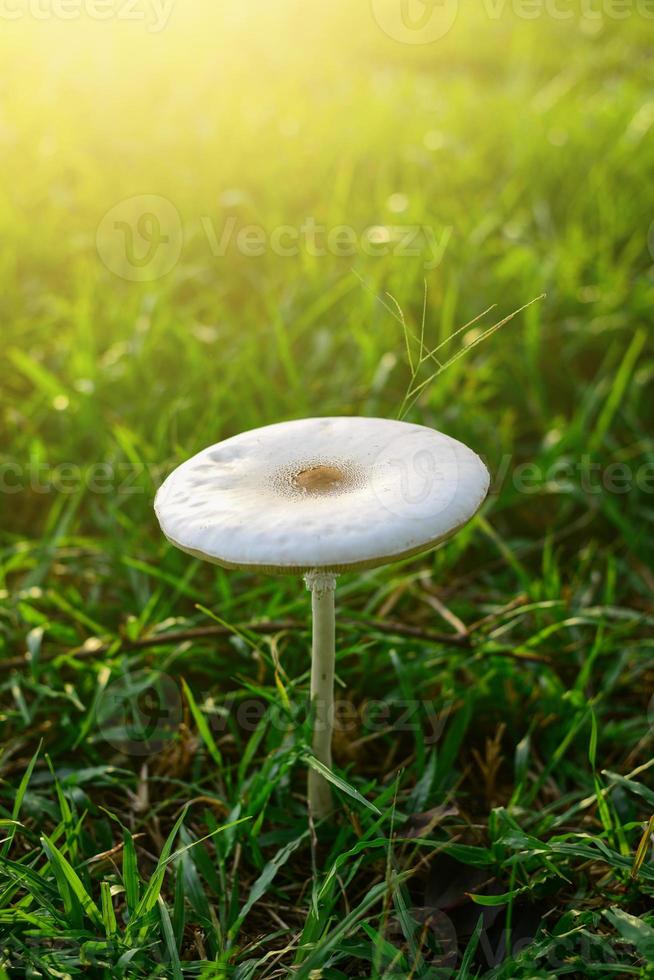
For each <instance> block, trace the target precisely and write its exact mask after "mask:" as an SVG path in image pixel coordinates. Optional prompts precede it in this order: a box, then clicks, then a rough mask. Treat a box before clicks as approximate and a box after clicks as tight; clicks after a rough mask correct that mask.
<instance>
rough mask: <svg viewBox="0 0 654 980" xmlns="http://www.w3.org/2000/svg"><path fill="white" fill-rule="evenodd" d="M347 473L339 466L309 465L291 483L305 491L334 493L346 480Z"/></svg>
mask: <svg viewBox="0 0 654 980" xmlns="http://www.w3.org/2000/svg"><path fill="white" fill-rule="evenodd" d="M346 479H347V477H346V474H345V473H344V472H343V470H341V469H339V467H338V466H326V465H324V464H321V465H320V466H308V467H307V468H306V469H304V470H300V471H299V473H296V474H295V475H294V476H293V477H292V478H291V483H292V484H293V486H294V487H297V489H298V490H304V492H305V493H315V494H319V493H333V492H334V491H335V490H338V489H339V488H340V487H341V486H342V485H343V484H344V483H345V482H346Z"/></svg>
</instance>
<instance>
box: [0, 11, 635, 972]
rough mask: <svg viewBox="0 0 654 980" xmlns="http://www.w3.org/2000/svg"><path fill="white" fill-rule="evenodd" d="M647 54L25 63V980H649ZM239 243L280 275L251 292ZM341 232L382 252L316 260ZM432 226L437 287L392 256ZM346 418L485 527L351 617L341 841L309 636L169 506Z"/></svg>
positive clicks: (594, 49)
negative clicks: (125, 249) (138, 230)
mask: <svg viewBox="0 0 654 980" xmlns="http://www.w3.org/2000/svg"><path fill="white" fill-rule="evenodd" d="M642 27H643V23H642V21H641V20H640V18H639V17H637V16H635V15H633V16H631V17H629V18H627V19H625V20H620V21H617V20H608V19H606V18H605V19H604V20H603V21H601V23H600V24H599V27H598V26H597V24H595V25H594V26H593V25H592V24H589V22H588V21H583V22H582V21H578V20H573V21H572V22H568V21H557V20H554V19H552V18H550V17H545V16H543V17H541V18H540V19H539V20H537V21H528V20H521V19H520V18H518V17H516V16H514V15H513V14H511V12H510V11H508V10H507V11H506V12H505V14H504V15H503V16H502V17H499V18H497V19H493V18H489V17H487V16H485V15H484V13H483V12H479V11H478V12H476V13H475V12H473V11H467V12H462V13H461V14H460V16H459V20H458V21H457V24H456V25H455V27H454V28H453V30H452V31H451V32H450V34H448V35H447V37H445V38H443V39H442V40H440V41H439V42H438V43H436V44H435V45H426V46H424V47H421V46H416V47H413V46H410V45H402V44H398V43H395V42H393V41H392V40H391V39H389V38H387V37H386V36H385V35H384V34H383V33H382V32H381V31H380V30H379V28H378V27H377V25H376V24H375V23H374V20H373V18H372V17H371V15H370V11H369V10H368V8H367V5H362V7H361V10H359V11H357V12H350V11H348V10H347V8H346V7H345V5H341V4H335V5H330V9H329V10H328V11H322V10H321V11H320V13H319V14H315V16H314V17H313V19H312V20H308V19H307V15H306V12H305V8H304V7H303V6H302V5H299V4H295V3H292V2H290V0H289V2H288V3H286V4H285V5H283V7H276V8H273V6H271V5H265V4H259V3H254V4H253V5H252V8H251V9H250V10H249V11H248V13H244V14H243V15H242V16H241V17H237V16H233V17H227V16H226V15H225V11H224V10H222V9H221V11H219V12H216V11H214V12H213V13H212V12H211V11H210V10H209V8H208V7H207V6H205V5H204V4H202V3H198V6H197V8H194V9H193V10H192V11H183V10H182V9H181V8H180V9H179V10H177V9H176V10H174V11H173V14H172V15H171V22H170V25H169V26H168V27H167V28H166V29H165V30H164V31H162V32H161V33H160V34H149V33H148V32H147V31H146V30H145V29H144V26H143V25H142V24H140V23H137V22H134V23H127V22H125V23H112V22H111V23H110V22H91V23H86V22H83V23H82V22H79V23H78V22H74V21H61V22H56V23H53V22H40V21H36V20H34V19H33V18H32V19H29V18H27V19H23V20H22V21H16V22H9V23H7V24H6V25H5V26H4V27H3V35H2V39H1V40H0V46H1V47H2V54H3V59H4V63H5V64H6V65H7V70H6V77H7V78H10V77H14V78H17V79H21V80H22V84H20V85H18V84H17V85H16V86H13V85H12V87H11V90H9V89H8V88H7V89H6V91H5V92H4V98H3V117H2V119H1V120H0V140H1V141H2V152H3V172H4V176H5V179H4V181H3V183H2V186H1V187H0V286H1V288H0V315H1V317H2V325H3V326H2V330H3V374H2V381H3V384H2V394H1V396H0V419H2V426H3V430H4V431H5V432H6V438H5V439H4V440H3V445H2V455H1V458H0V462H1V475H2V480H3V491H4V492H3V493H2V495H1V497H0V503H1V506H2V508H3V522H2V526H3V531H2V545H1V547H2V550H1V552H0V574H1V576H2V580H1V581H0V589H2V592H1V601H2V608H1V610H0V616H1V618H0V662H1V663H2V664H3V667H5V669H4V670H3V672H2V681H1V684H0V691H1V693H0V698H1V700H0V718H1V720H2V744H1V754H0V776H1V778H2V782H1V783H0V839H2V843H1V844H0V977H1V976H7V977H12V978H13V977H37V976H44V977H51V976H53V977H55V976H61V977H68V976H71V977H74V976H78V975H82V974H85V975H87V976H94V977H95V976H97V977H121V976H124V977H164V976H165V977H174V978H179V977H195V976H197V977H217V978H220V977H224V978H230V980H232V978H233V980H249V978H252V980H268V978H271V980H272V978H275V977H286V976H288V977H294V978H296V980H310V978H311V980H315V978H317V977H324V978H325V980H340V978H345V977H361V978H363V977H365V978H369V977H373V978H378V980H381V978H387V980H390V978H398V980H399V978H403V980H404V978H412V980H421V978H422V980H425V978H429V980H432V978H445V977H455V976H456V977H461V978H470V980H471V978H494V980H499V978H506V980H509V978H511V980H513V978H529V980H535V978H540V977H542V978H545V977H551V976H552V975H561V976H563V975H566V976H573V977H595V978H607V977H613V976H615V977H629V976H637V977H646V976H649V975H651V966H650V964H651V962H652V961H653V960H654V916H653V915H652V911H651V909H652V896H653V895H654V864H652V854H651V841H650V839H651V832H652V829H653V826H652V817H653V815H654V784H653V782H652V761H653V760H652V741H653V736H652V709H651V705H650V698H651V691H652V682H653V680H654V667H653V664H654V660H653V655H654V641H653V639H652V637H653V636H654V630H653V629H652V627H653V625H654V605H653V602H652V596H653V593H654V572H653V571H652V562H651V556H652V554H653V553H654V520H653V519H654V509H653V507H652V490H653V489H654V444H653V442H652V434H651V433H652V385H653V382H654V358H653V356H652V350H653V349H652V343H651V324H652V312H651V311H652V308H653V300H654V275H653V266H652V261H653V260H652V255H651V254H650V252H649V251H648V232H649V223H650V220H651V217H654V201H653V200H652V189H651V188H652V183H651V173H652V167H653V165H654V142H653V141H652V138H651V127H652V124H653V123H654V114H653V112H652V101H651V98H652V95H651V93H652V82H653V78H652V67H651V60H648V50H647V48H646V35H645V32H644V31H643V30H642ZM12 73H13V76H12ZM81 80H83V82H82V81H81ZM26 161H28V162H29V166H27V165H26ZM141 194H149V195H150V194H156V195H162V196H163V197H165V198H167V199H168V200H169V201H170V202H172V204H173V205H174V207H175V208H176V210H177V211H178V213H179V215H180V218H181V221H182V225H183V230H184V243H183V248H182V250H181V256H180V259H179V261H178V262H177V263H176V264H175V265H174V268H172V269H171V271H170V272H168V273H167V274H166V275H163V276H162V277H161V278H159V279H155V280H151V281H143V282H138V281H137V282H133V281H128V280H126V279H123V278H121V277H120V276H117V275H115V274H114V273H113V272H112V271H111V269H108V268H107V267H106V265H105V264H104V263H103V262H102V261H101V260H100V257H99V255H98V251H97V249H96V229H97V228H98V225H99V223H100V222H101V219H102V218H103V215H105V214H106V213H107V212H108V211H110V209H112V208H114V207H115V206H116V205H118V204H119V203H120V202H121V201H122V200H124V199H125V198H130V197H132V196H134V195H141ZM230 217H232V218H234V219H235V221H236V226H237V227H238V228H240V227H242V226H243V225H256V226H260V228H261V229H263V233H264V234H265V236H266V242H265V244H264V248H263V253H262V254H260V255H250V254H244V253H245V252H247V248H245V249H244V248H243V247H241V248H240V250H239V247H237V246H236V245H234V242H233V241H232V242H231V243H230V245H229V247H227V248H226V249H224V254H222V255H220V254H218V252H219V251H220V248H219V246H217V244H216V242H217V241H218V243H219V242H220V236H221V234H222V232H223V231H224V229H225V227H226V224H225V223H226V222H227V220H228V218H230ZM311 217H313V218H314V219H315V222H316V223H318V224H319V225H324V226H325V228H326V229H333V228H334V227H336V226H339V225H347V226H348V227H350V228H351V229H353V233H354V234H355V236H356V241H357V247H356V249H355V251H354V254H349V255H339V254H335V252H336V251H337V250H336V249H334V248H332V249H331V251H328V254H325V255H322V254H312V252H313V253H315V252H316V251H320V249H319V248H316V247H315V244H316V242H315V241H314V242H312V240H311V234H312V233H311V231H310V230H308V231H307V230H306V229H305V231H303V232H300V231H299V230H298V229H300V228H301V226H303V225H306V222H307V219H308V218H311ZM280 225H290V226H292V227H293V228H295V229H296V230H298V241H299V248H298V252H297V254H295V255H292V256H285V255H282V254H279V250H275V249H274V248H273V247H272V245H271V243H270V237H269V236H270V235H272V233H273V232H274V230H275V229H278V228H279V226H280ZM370 226H374V227H375V229H376V230H375V232H374V233H373V235H372V238H373V240H374V241H377V243H378V246H379V247H378V249H377V252H376V253H375V254H367V253H370V252H374V248H368V247H366V248H364V247H363V243H364V239H363V237H362V236H363V232H364V229H366V228H368V227H370ZM407 227H409V228H415V227H419V228H422V229H423V231H422V232H421V237H420V238H419V241H420V248H421V251H420V254H414V255H403V254H401V251H402V250H401V249H398V248H397V247H395V248H382V247H381V246H384V244H385V243H386V245H390V244H392V243H393V242H394V241H395V245H396V246H397V241H396V240H395V239H396V237H397V235H400V236H402V235H405V234H406V233H407ZM380 229H381V230H380ZM397 229H399V231H398V230H397ZM424 229H428V230H429V231H430V232H431V233H433V236H434V240H436V241H438V242H441V243H443V242H446V246H445V247H444V251H443V254H442V261H441V262H440V263H439V264H436V265H433V262H432V259H433V256H434V252H433V251H431V250H430V248H429V241H431V239H428V238H427V237H425V233H424ZM448 230H449V232H448ZM208 232H209V234H208ZM212 232H213V233H215V234H213V237H212ZM324 234H326V232H325V233H324ZM448 235H449V237H448ZM394 236H395V238H394ZM318 238H319V236H318ZM323 238H324V235H323ZM317 240H318V239H317ZM321 243H322V244H324V241H323V239H320V240H319V241H318V244H321ZM146 245H147V242H146ZM382 252H385V253H386V254H382ZM109 261H111V260H109ZM425 281H426V285H427V288H426V293H425ZM541 293H545V294H546V298H545V299H544V300H542V301H540V302H537V303H534V304H533V305H531V306H529V307H528V308H527V309H525V310H524V311H523V312H521V313H520V314H519V315H518V316H517V317H516V318H514V319H513V320H512V321H511V322H509V323H507V324H505V325H504V326H503V327H502V328H501V329H499V330H498V331H496V332H494V333H493V334H492V336H488V337H487V338H485V339H484V340H483V342H481V343H477V341H478V340H479V339H480V337H481V336H482V331H483V330H484V329H486V328H487V327H490V326H491V325H492V324H493V323H496V322H498V321H500V320H502V319H503V318H504V317H506V316H508V315H509V314H510V313H511V312H512V311H514V310H516V309H517V308H519V307H521V306H523V305H524V304H527V303H529V302H530V301H531V300H533V299H534V298H535V297H536V296H538V295H539V294H541ZM391 297H392V298H391ZM423 304H424V308H423ZM490 307H495V308H494V309H493V311H492V312H491V313H489V314H488V315H487V316H486V317H485V318H483V319H482V320H480V321H479V322H476V323H472V321H473V320H475V318H476V317H477V316H478V315H479V314H480V313H481V312H482V311H484V310H487V309H488V308H490ZM403 318H404V323H405V326H406V331H407V336H408V337H409V343H410V345H411V343H413V344H414V346H413V347H412V348H411V347H410V350H411V353H410V354H408V352H407V350H406V348H405V344H404V335H403V327H402V322H401V321H402V319H403ZM423 324H424V336H423V340H424V347H422V348H419V347H417V346H415V345H416V344H419V341H420V337H421V329H422V326H421V325H423ZM463 324H469V326H468V327H467V328H466V329H465V330H463V331H462V332H460V333H459V334H458V335H457V336H453V334H454V333H455V331H456V330H457V329H458V328H459V327H461V326H462V325H463ZM411 338H413V339H411ZM416 338H417V340H416ZM448 338H450V339H449V340H448ZM441 344H443V346H442V347H441V348H440V350H439V351H438V353H437V356H438V357H439V359H440V361H441V363H443V364H444V363H445V362H446V361H450V363H449V366H448V367H447V370H445V371H443V372H441V373H439V374H438V377H436V378H431V380H429V383H426V384H425V385H424V386H423V387H422V388H418V387H417V386H419V385H421V384H422V382H423V381H427V380H428V379H430V376H431V375H433V374H434V373H436V372H438V366H437V365H436V366H435V365H434V363H433V362H432V361H431V360H429V361H425V362H424V363H422V364H421V363H419V360H418V359H417V357H416V352H417V351H418V350H419V349H420V350H435V349H436V348H437V347H439V345H441ZM462 351H465V352H466V353H465V356H459V352H462ZM408 385H411V388H410V390H411V391H413V392H414V395H415V398H413V397H410V398H409V400H408V401H406V400H404V399H405V394H406V392H407V386H408ZM403 400H404V401H403ZM330 413H334V414H348V413H357V414H367V415H382V416H393V415H397V414H398V413H403V414H406V417H407V418H408V419H410V420H413V421H418V422H421V423H424V424H426V425H433V426H436V427H437V428H440V429H442V430H444V431H446V432H447V433H449V434H451V435H453V436H455V437H457V438H460V439H462V440H463V441H464V442H466V443H467V444H469V445H470V446H472V447H473V448H475V449H476V450H477V451H479V452H480V453H481V454H482V455H484V457H485V459H486V460H487V462H488V465H489V467H490V469H491V472H492V474H493V487H492V492H491V495H490V496H489V498H488V501H487V503H486V505H485V506H484V509H483V511H482V513H481V515H480V516H479V518H478V519H477V520H476V521H475V522H473V524H471V525H470V526H469V527H468V528H466V529H465V530H464V531H462V532H461V533H460V534H459V535H457V537H456V538H454V539H453V540H452V541H450V542H449V543H447V544H446V545H443V546H441V547H440V548H438V549H437V550H436V551H435V552H434V553H433V554H430V555H427V556H424V557H422V558H420V559H414V560H411V561H408V562H404V563H402V564H398V565H394V566H391V567H388V568H385V569H382V570H380V571H375V572H370V573H365V574H360V575H357V576H344V577H342V579H341V580H340V582H339V589H338V593H337V601H338V604H339V620H338V622H339V626H338V653H337V675H338V688H337V696H338V697H339V698H340V699H341V715H340V726H339V731H337V735H336V740H335V770H334V777H333V778H334V781H335V793H336V794H337V796H338V800H339V809H338V818H337V819H336V820H335V821H334V823H333V824H332V825H330V826H319V827H316V828H311V827H310V826H309V825H308V822H307V813H306V805H305V795H304V794H305V782H306V773H307V766H308V765H309V764H310V763H309V762H308V761H307V760H308V756H307V751H308V750H307V744H308V730H309V719H308V704H307V692H308V668H309V662H308V654H307V650H308V644H309V631H308V601H307V600H308V597H307V594H306V593H305V592H304V591H303V589H302V587H301V583H300V582H298V581H295V580H287V579H283V578H281V579H265V578H262V577H258V576H255V575H249V574H239V573H233V572H223V571H222V570H220V569H217V568H214V567H209V566H206V565H203V564H201V563H199V562H197V561H195V560H193V559H191V558H189V557H188V556H186V555H184V554H182V553H180V552H178V551H175V550H173V549H172V548H171V547H169V546H168V545H167V543H166V542H165V541H164V540H163V538H162V536H161V534H160V532H159V530H158V528H157V526H156V522H155V519H154V516H153V513H152V498H153V495H154V492H155V489H156V487H157V485H158V483H159V482H160V480H161V479H162V477H163V476H164V475H165V474H166V473H168V472H169V471H170V469H171V468H172V467H173V466H175V465H176V464H177V463H178V462H180V461H181V460H182V459H184V458H185V457H187V456H188V455H190V454H191V453H193V452H195V451H197V450H199V449H200V448H202V447H203V446H205V445H207V444H209V443H211V442H214V441H217V440H218V439H220V438H223V437H226V436H228V435H230V434H233V433H235V432H237V431H241V430H243V429H246V428H249V427H252V426H256V425H262V424H266V423H268V422H274V421H278V420H281V419H285V418H292V417H300V416H303V415H320V414H330Z"/></svg>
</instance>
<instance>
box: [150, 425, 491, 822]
mask: <svg viewBox="0 0 654 980" xmlns="http://www.w3.org/2000/svg"><path fill="white" fill-rule="evenodd" d="M488 486H489V475H488V471H487V469H486V467H485V466H484V464H483V463H482V461H481V460H480V459H479V457H478V456H477V455H476V454H475V453H474V452H473V451H472V450H471V449H468V448H467V446H464V445H463V443H461V442H458V441H457V440H456V439H452V438H450V437H449V436H446V435H444V434H443V433H441V432H437V431H435V430H434V429H429V428H426V427H425V426H422V425H414V424H411V423H408V422H398V421H392V420H388V419H377V418H357V417H335V418H312V419H298V420H295V421H291V422H281V423H278V424H276V425H267V426H264V427H263V428H259V429H252V430H250V431H249V432H243V433H241V434H240V435H237V436H234V437H232V438H231V439H226V440H225V441H224V442H219V443H217V444H216V445H214V446H209V447H208V448H207V449H204V450H202V451H201V452H199V453H198V454H197V455H196V456H193V457H192V458H191V459H189V460H187V461H186V462H185V463H182V464H181V465H180V466H179V467H178V468H177V469H176V470H174V472H173V473H171V474H170V476H169V477H168V478H167V479H166V481H165V482H164V483H163V484H162V486H161V488H160V489H159V492H158V493H157V496H156V500H155V511H156V514H157V517H158V519H159V523H160V525H161V528H162V530H163V532H164V534H165V535H166V537H167V538H168V540H169V541H171V542H172V544H174V545H176V546H177V547H178V548H181V549H182V550H183V551H186V552H188V553H189V554H192V555H195V556H196V557H198V558H203V559H205V560H207V561H210V562H215V563H216V564H218V565H222V566H224V567H225V568H241V569H249V570H252V571H259V572H267V573H270V574H297V575H304V581H305V583H306V586H307V588H308V589H309V590H310V592H311V605H312V615H313V636H312V640H313V642H312V661H311V700H312V708H313V724H314V729H313V753H314V755H315V758H316V759H317V760H318V761H319V762H320V763H322V764H323V765H324V766H326V767H327V768H330V767H331V741H332V728H333V687H334V659H335V642H334V641H335V627H334V616H335V613H334V590H335V586H336V576H337V575H338V574H339V573H341V572H350V571H356V570H359V569H364V568H374V567H375V566H377V565H383V564H386V563H388V562H392V561H397V560H398V559H401V558H407V557H409V556H411V555H415V554H418V553H419V552H423V551H426V550H427V549H429V548H432V547H433V546H434V545H435V544H437V543H438V542H439V541H442V540H443V539H444V538H446V537H448V536H449V535H451V534H453V533H454V532H455V531H456V530H458V528H460V527H462V526H463V525H464V524H465V523H466V522H467V521H469V520H470V518H471V517H472V516H473V515H474V514H475V512H476V511H477V510H478V508H479V507H480V506H481V504H482V502H483V500H484V498H485V496H486V493H487V491H488ZM308 797H309V807H310V811H311V813H312V815H313V816H314V817H315V818H316V819H321V818H323V817H326V816H328V815H329V813H330V811H331V809H332V798H331V789H330V786H329V783H328V781H327V780H326V779H325V777H324V776H323V775H321V773H320V772H319V771H317V770H315V769H313V768H311V767H310V769H309V785H308Z"/></svg>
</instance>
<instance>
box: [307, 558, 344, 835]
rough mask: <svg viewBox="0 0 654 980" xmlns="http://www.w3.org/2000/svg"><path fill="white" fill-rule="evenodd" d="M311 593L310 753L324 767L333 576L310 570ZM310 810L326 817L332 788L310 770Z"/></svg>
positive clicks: (327, 759)
mask: <svg viewBox="0 0 654 980" xmlns="http://www.w3.org/2000/svg"><path fill="white" fill-rule="evenodd" d="M304 581H305V583H306V586H307V589H309V591H310V592H311V611H312V614H313V630H312V652H311V704H312V707H313V752H314V755H315V757H316V759H318V760H319V762H322V763H323V765H325V766H327V768H331V765H332V730H333V726H334V660H335V625H334V623H335V612H334V590H335V588H336V576H335V575H333V574H332V573H331V572H322V571H313V572H309V573H308V574H307V575H305V577H304ZM308 796H309V809H310V811H311V815H312V816H313V817H314V819H316V820H322V818H323V817H328V816H329V815H330V813H331V812H332V809H333V803H332V793H331V787H330V785H329V783H328V782H327V780H326V779H325V778H324V777H323V776H321V775H320V773H318V772H316V770H315V769H311V768H310V769H309V789H308Z"/></svg>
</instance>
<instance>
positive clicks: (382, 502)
mask: <svg viewBox="0 0 654 980" xmlns="http://www.w3.org/2000/svg"><path fill="white" fill-rule="evenodd" d="M488 485H489V475H488V471H487V469H486V467H485V466H484V464H483V463H482V461H481V460H480V459H479V457H478V456H477V455H476V454H475V453H474V452H472V450H471V449H468V447H467V446H464V445H463V443H461V442H457V440H456V439H451V438H450V437H449V436H446V435H443V433H442V432H437V431H436V430H434V429H428V428H426V427H425V426H422V425H413V424H410V423H407V422H396V421H392V420H389V419H375V418H349V417H336V418H317V419H298V420H297V421H293V422H281V423H279V424H277V425H267V426H265V427H263V428H261V429H252V430H251V431H249V432H243V433H241V434H240V435H237V436H234V437H233V438H231V439H226V440H225V441H224V442H219V443H217V444H216V445H215V446H209V448H208V449H203V450H202V452H200V453H198V454H197V455H196V456H193V457H192V458H191V459H189V460H187V461H186V462H185V463H182V465H181V466H179V467H178V468H177V469H176V470H174V472H173V473H171V474H170V476H169V477H168V479H167V480H166V481H165V482H164V484H163V485H162V486H161V488H160V490H159V492H158V493H157V497H156V500H155V511H156V513H157V517H158V519H159V523H160V524H161V528H162V530H163V532H164V534H165V535H166V537H167V538H168V539H169V540H170V541H171V542H172V543H173V544H174V545H177V547H178V548H181V549H182V550H184V551H187V552H189V553H190V554H192V555H196V556H198V557H199V558H204V559H206V560H208V561H212V562H216V563H217V564H219V565H224V566H226V567H228V568H249V569H258V570H260V571H264V572H272V573H280V572H297V573H301V572H305V571H310V570H312V569H326V570H330V571H334V572H340V571H347V570H349V569H357V568H371V567H373V566H375V565H383V564H386V563H387V562H390V561H393V560H394V559H397V558H403V557H408V556H409V555H413V554H417V553H419V552H421V551H425V550H427V549H428V548H430V547H432V546H433V545H434V544H436V543H437V542H439V541H441V540H442V539H443V538H446V537H448V535H450V534H452V533H453V532H454V531H456V530H457V529H458V528H460V527H461V526H462V525H463V524H465V523H466V522H467V521H468V520H469V519H470V518H471V517H472V516H473V514H474V513H475V512H476V511H477V510H478V508H479V507H480V505H481V504H482V502H483V500H484V498H485V496H486V493H487V491H488Z"/></svg>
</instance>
